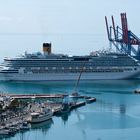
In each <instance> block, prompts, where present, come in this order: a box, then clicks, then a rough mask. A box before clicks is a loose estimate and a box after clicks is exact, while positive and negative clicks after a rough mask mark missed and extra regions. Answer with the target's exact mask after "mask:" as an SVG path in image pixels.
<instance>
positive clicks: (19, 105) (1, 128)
mask: <svg viewBox="0 0 140 140" xmlns="http://www.w3.org/2000/svg"><path fill="white" fill-rule="evenodd" d="M65 97H66V98H68V99H70V102H68V104H67V105H68V112H70V111H72V110H74V109H76V108H79V107H82V106H85V105H86V104H89V103H92V102H95V101H96V98H94V97H89V96H82V95H77V96H73V95H69V94H0V98H1V102H0V103H1V104H2V106H4V108H2V110H1V114H0V136H3V135H9V134H11V133H12V134H15V133H16V132H17V131H21V130H22V131H23V129H25V130H29V129H30V127H27V126H26V127H23V124H25V123H28V122H30V120H31V113H33V112H40V111H41V109H42V108H49V109H51V110H52V112H53V116H55V115H56V116H57V115H58V114H59V115H63V114H64V113H66V112H63V111H62V109H63V105H64V103H63V99H64V98H65ZM2 99H3V100H2ZM27 99H31V101H30V102H28V100H27ZM32 99H34V101H33V102H32ZM36 99H40V101H42V102H40V103H39V102H37V100H36ZM42 99H43V100H42ZM51 99H55V100H53V101H49V100H51ZM60 99H61V100H60ZM20 101H22V102H20ZM23 101H24V103H23ZM58 101H59V102H58ZM66 111H67V110H66ZM28 124H30V123H28Z"/></svg>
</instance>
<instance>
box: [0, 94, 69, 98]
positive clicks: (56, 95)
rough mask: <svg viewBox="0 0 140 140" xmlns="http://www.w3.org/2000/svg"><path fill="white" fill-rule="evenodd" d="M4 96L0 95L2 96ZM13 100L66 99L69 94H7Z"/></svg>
mask: <svg viewBox="0 0 140 140" xmlns="http://www.w3.org/2000/svg"><path fill="white" fill-rule="evenodd" d="M2 95H3V94H0V96H2ZM7 96H10V97H11V98H13V99H33V98H36V99H37V98H46V99H47V98H48V99H50V98H64V97H66V96H68V95H67V94H47V93H46V94H7Z"/></svg>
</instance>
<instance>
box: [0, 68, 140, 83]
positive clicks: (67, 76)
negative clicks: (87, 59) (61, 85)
mask: <svg viewBox="0 0 140 140" xmlns="http://www.w3.org/2000/svg"><path fill="white" fill-rule="evenodd" d="M139 76H140V68H137V70H132V71H124V72H92V73H84V72H83V73H82V75H81V78H80V80H95V79H101V80H105V79H133V78H137V77H139ZM78 77H79V73H43V74H41V73H40V74H39V73H38V74H33V73H30V74H27V73H26V74H19V73H17V74H16V73H15V74H9V73H8V74H7V73H5V74H3V73H0V80H4V81H70V80H77V79H78Z"/></svg>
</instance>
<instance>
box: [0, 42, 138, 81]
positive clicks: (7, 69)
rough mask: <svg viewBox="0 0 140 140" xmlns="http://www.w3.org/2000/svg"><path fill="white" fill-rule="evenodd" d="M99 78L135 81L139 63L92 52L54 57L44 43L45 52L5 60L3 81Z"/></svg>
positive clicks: (122, 56)
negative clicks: (83, 54) (79, 77)
mask: <svg viewBox="0 0 140 140" xmlns="http://www.w3.org/2000/svg"><path fill="white" fill-rule="evenodd" d="M79 73H82V75H81V79H80V80H96V79H132V78H137V77H139V75H140V64H139V63H138V61H137V60H136V59H134V58H133V57H131V56H129V55H128V54H121V53H116V52H108V53H107V52H106V53H105V52H104V53H97V52H96V53H91V54H89V55H85V56H68V55H64V54H53V53H52V51H51V43H43V52H42V53H41V52H37V53H27V52H25V54H23V55H22V56H19V57H15V58H4V62H3V63H2V64H1V65H0V80H4V81H65V80H68V81H70V80H77V78H78V76H79Z"/></svg>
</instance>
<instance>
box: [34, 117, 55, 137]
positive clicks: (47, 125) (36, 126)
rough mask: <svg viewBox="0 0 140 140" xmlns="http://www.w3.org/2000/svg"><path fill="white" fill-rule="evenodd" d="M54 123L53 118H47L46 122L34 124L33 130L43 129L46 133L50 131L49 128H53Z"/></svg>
mask: <svg viewBox="0 0 140 140" xmlns="http://www.w3.org/2000/svg"><path fill="white" fill-rule="evenodd" d="M52 124H53V120H52V119H50V120H47V121H45V122H41V123H36V124H32V125H31V129H32V130H33V131H36V130H37V131H38V130H41V131H42V132H43V133H44V134H46V133H47V132H48V130H49V129H50V128H51V126H52Z"/></svg>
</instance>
